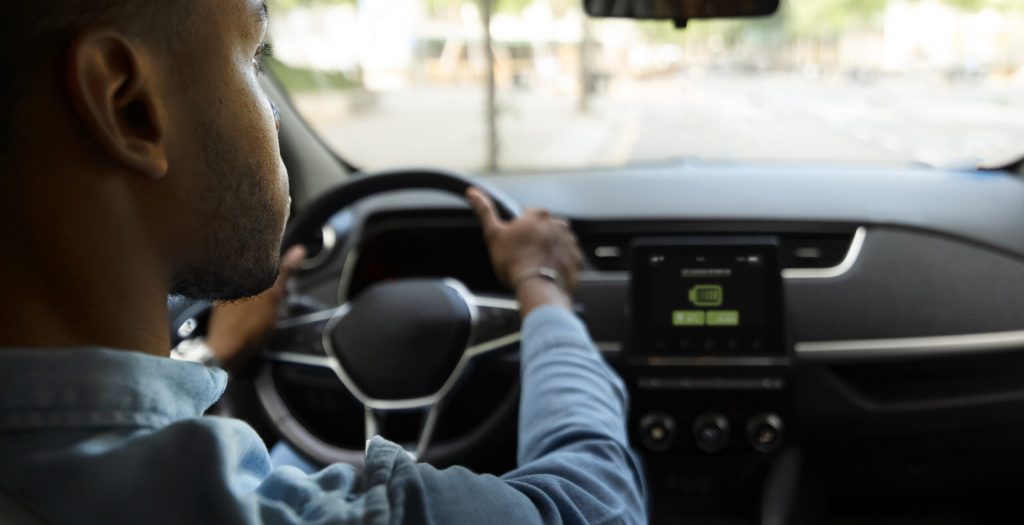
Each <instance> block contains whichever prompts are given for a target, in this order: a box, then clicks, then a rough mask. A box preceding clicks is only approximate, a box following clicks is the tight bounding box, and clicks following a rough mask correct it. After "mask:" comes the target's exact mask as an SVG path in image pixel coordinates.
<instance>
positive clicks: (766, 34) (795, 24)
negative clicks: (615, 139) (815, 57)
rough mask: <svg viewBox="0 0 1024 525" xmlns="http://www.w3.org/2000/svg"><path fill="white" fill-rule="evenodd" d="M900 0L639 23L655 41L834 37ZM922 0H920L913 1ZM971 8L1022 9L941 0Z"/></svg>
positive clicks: (821, 2)
mask: <svg viewBox="0 0 1024 525" xmlns="http://www.w3.org/2000/svg"><path fill="white" fill-rule="evenodd" d="M893 1H896V0H782V3H781V5H780V7H779V12H778V13H776V14H775V15H774V16H771V17H767V18H761V19H748V20H706V21H705V20H698V21H693V22H691V23H690V25H689V27H687V28H686V30H684V31H678V30H676V29H675V28H673V27H672V24H670V23H665V22H640V28H641V31H642V32H643V34H644V35H645V36H646V37H647V38H648V40H650V41H652V42H666V43H668V42H676V43H681V42H687V41H690V42H693V41H707V40H709V39H712V38H714V39H716V40H719V41H721V42H723V43H724V44H726V45H734V44H738V43H741V42H747V43H757V44H769V45H770V44H772V43H783V42H786V41H792V40H795V39H801V38H812V39H822V38H825V39H827V38H832V37H835V36H837V35H839V34H842V33H845V32H849V31H856V30H858V29H870V28H877V27H880V26H881V23H882V17H883V16H884V14H885V9H886V6H887V5H888V4H889V3H891V2H893ZM909 1H919V0H909ZM940 1H942V2H943V3H945V4H947V5H950V6H952V7H955V8H958V9H962V10H964V11H967V12H977V11H981V10H982V9H987V8H992V9H997V10H999V11H1024V1H1022V0H940Z"/></svg>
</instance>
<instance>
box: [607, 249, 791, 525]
mask: <svg viewBox="0 0 1024 525" xmlns="http://www.w3.org/2000/svg"><path fill="white" fill-rule="evenodd" d="M778 251H779V250H778V239H777V238H775V237H734V236H729V237H686V238H641V239H637V240H635V241H634V243H633V245H632V247H631V262H630V272H631V290H630V297H631V298H630V316H629V323H630V326H629V333H630V337H629V340H628V344H627V345H626V348H625V352H624V355H623V358H624V359H623V363H622V364H623V365H624V366H623V375H624V377H625V378H626V380H627V381H628V382H629V383H630V384H629V388H630V391H631V392H632V406H631V416H630V421H629V424H630V425H631V428H630V430H631V432H630V434H631V435H632V436H633V439H634V446H636V448H637V449H638V450H641V451H643V452H644V455H645V459H646V465H647V469H648V479H649V480H650V482H651V486H650V487H649V489H650V490H651V492H652V501H653V504H654V520H653V522H654V523H658V522H659V521H658V516H659V515H663V516H675V517H677V518H678V517H679V516H691V517H699V516H701V515H705V514H716V513H722V512H724V513H728V512H729V509H730V508H744V509H750V508H756V507H757V505H750V504H743V505H740V504H736V503H738V502H737V500H738V499H746V498H759V496H760V494H761V492H762V490H763V483H764V481H763V480H764V477H765V475H766V472H767V471H768V470H769V465H770V463H771V461H772V458H773V456H774V455H775V454H776V453H777V452H778V451H779V450H780V449H781V448H782V447H783V445H784V444H785V443H786V441H787V439H789V437H790V436H789V434H790V429H788V428H787V426H786V422H787V419H788V416H789V407H790V405H791V398H792V381H793V378H794V373H793V370H792V355H791V349H790V346H789V345H788V344H787V340H786V337H785V335H786V334H785V318H786V317H785V311H784V304H785V303H784V298H783V288H782V277H781V269H780V264H779V256H778ZM732 518H735V519H737V520H739V521H740V522H744V517H743V516H732ZM751 521H757V520H756V519H755V518H754V517H751Z"/></svg>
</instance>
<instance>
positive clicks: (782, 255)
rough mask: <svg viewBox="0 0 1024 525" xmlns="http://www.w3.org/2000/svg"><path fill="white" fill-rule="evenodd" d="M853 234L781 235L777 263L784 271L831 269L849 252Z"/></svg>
mask: <svg viewBox="0 0 1024 525" xmlns="http://www.w3.org/2000/svg"><path fill="white" fill-rule="evenodd" d="M852 240H853V234H834V235H831V234H830V235H783V236H782V245H781V246H780V249H779V259H780V260H779V263H780V265H781V266H782V267H783V268H786V269H813V268H832V267H835V266H839V265H840V264H841V263H842V262H843V259H845V258H846V254H847V252H849V251H850V243H851V242H852Z"/></svg>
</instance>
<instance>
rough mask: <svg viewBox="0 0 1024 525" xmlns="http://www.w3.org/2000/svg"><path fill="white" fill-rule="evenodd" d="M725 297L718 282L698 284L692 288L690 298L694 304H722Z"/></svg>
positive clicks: (708, 305)
mask: <svg viewBox="0 0 1024 525" xmlns="http://www.w3.org/2000/svg"><path fill="white" fill-rule="evenodd" d="M723 297H724V294H723V293H722V287H721V286H719V285H717V284H698V285H697V286H694V287H693V288H690V295H689V298H690V302H691V303H693V305H694V306H700V307H705V308H706V307H714V306H722V301H723Z"/></svg>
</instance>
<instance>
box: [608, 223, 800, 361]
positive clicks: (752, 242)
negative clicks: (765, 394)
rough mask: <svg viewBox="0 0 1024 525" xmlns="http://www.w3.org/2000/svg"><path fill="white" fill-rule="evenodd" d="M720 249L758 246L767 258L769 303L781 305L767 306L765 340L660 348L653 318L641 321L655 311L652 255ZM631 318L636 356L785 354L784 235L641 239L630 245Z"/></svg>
mask: <svg viewBox="0 0 1024 525" xmlns="http://www.w3.org/2000/svg"><path fill="white" fill-rule="evenodd" d="M709 250H714V251H734V252H735V253H737V254H747V253H750V252H752V251H753V252H755V253H758V254H761V255H762V257H763V258H764V264H763V271H764V273H765V275H766V276H767V277H766V279H765V286H764V303H765V304H766V305H777V307H776V308H774V309H772V308H771V307H770V306H768V307H767V309H766V311H765V312H764V326H765V327H766V328H765V330H764V332H763V335H762V336H761V338H762V340H763V346H762V348H761V349H760V350H757V351H754V350H753V349H747V348H741V349H738V350H737V351H728V350H722V349H717V350H714V351H710V352H709V351H703V350H702V349H700V348H699V347H697V348H694V349H692V350H690V351H681V350H678V349H674V348H673V349H668V350H665V351H660V350H658V349H657V348H656V345H655V340H656V339H657V337H656V335H655V333H654V330H652V329H651V326H650V325H649V324H646V323H644V322H641V320H643V319H651V318H653V316H654V315H655V313H654V312H651V311H650V310H651V308H652V303H653V301H652V300H651V298H650V297H649V296H647V295H646V294H648V293H652V292H651V290H652V288H653V286H652V283H651V279H652V277H651V275H650V272H649V269H648V266H647V264H646V261H647V260H648V258H649V256H651V255H653V254H656V253H658V254H662V253H666V252H672V253H673V254H683V255H686V254H694V255H699V254H701V253H707V252H708V251H709ZM629 268H630V276H631V279H630V293H629V298H630V313H631V315H630V319H629V334H630V338H629V342H628V344H627V345H626V353H627V355H629V356H633V357H647V358H649V357H666V358H732V357H782V356H787V355H788V354H789V349H788V348H787V345H786V326H785V319H786V315H785V300H784V297H783V281H782V271H781V267H780V264H779V239H778V238H777V237H772V236H758V237H748V236H742V237H741V236H735V237H657V238H653V237H652V238H641V239H636V240H635V241H634V242H633V243H632V245H631V246H630V262H629Z"/></svg>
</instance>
